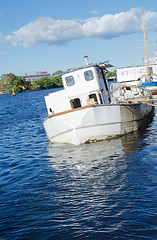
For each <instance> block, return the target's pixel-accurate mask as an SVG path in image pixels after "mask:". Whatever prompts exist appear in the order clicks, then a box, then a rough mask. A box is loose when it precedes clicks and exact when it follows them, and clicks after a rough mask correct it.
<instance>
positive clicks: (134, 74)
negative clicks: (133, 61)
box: [116, 50, 157, 82]
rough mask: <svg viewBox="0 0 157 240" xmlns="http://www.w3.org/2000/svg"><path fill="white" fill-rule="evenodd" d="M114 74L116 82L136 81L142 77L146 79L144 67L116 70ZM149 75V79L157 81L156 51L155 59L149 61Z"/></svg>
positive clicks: (156, 53) (145, 68) (156, 52)
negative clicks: (115, 74)
mask: <svg viewBox="0 0 157 240" xmlns="http://www.w3.org/2000/svg"><path fill="white" fill-rule="evenodd" d="M116 72H117V82H130V81H138V80H140V79H141V78H142V77H147V67H146V65H142V66H131V67H122V68H117V71H116ZM149 74H150V77H151V78H153V79H154V80H155V79H156V81H157V50H156V51H155V57H154V58H152V59H149Z"/></svg>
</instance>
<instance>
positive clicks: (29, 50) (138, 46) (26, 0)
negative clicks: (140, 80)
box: [0, 0, 157, 75]
mask: <svg viewBox="0 0 157 240" xmlns="http://www.w3.org/2000/svg"><path fill="white" fill-rule="evenodd" d="M142 9H143V11H144V15H145V28H146V32H147V38H148V55H149V58H152V57H154V53H155V49H156V48H157V41H156V39H157V1H156V0H151V1H148V0H147V1H146V0H119V1H117V0H110V1H106V0H97V1H95V0H0V75H2V74H6V73H10V72H11V73H14V74H16V75H24V74H25V73H26V72H34V71H47V72H49V73H53V72H55V71H57V70H63V71H64V70H66V69H68V68H71V67H77V66H80V65H84V64H85V62H84V58H83V57H84V56H85V55H88V57H89V62H100V61H104V60H109V61H110V63H112V64H113V65H114V66H115V67H122V66H128V65H140V64H142V63H143V59H144V58H145V51H144V41H143V32H142V22H141V10H142Z"/></svg>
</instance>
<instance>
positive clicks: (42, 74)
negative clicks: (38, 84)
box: [23, 72, 50, 82]
mask: <svg viewBox="0 0 157 240" xmlns="http://www.w3.org/2000/svg"><path fill="white" fill-rule="evenodd" d="M49 76H50V74H49V73H48V72H30V73H25V75H24V76H23V77H24V79H25V80H26V81H29V82H32V81H35V80H37V79H39V78H42V77H49Z"/></svg>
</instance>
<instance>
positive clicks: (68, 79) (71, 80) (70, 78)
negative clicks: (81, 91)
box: [65, 76, 75, 87]
mask: <svg viewBox="0 0 157 240" xmlns="http://www.w3.org/2000/svg"><path fill="white" fill-rule="evenodd" d="M65 82H66V85H67V86H68V87H70V86H72V85H74V84H75V81H74V78H73V76H68V77H66V78H65Z"/></svg>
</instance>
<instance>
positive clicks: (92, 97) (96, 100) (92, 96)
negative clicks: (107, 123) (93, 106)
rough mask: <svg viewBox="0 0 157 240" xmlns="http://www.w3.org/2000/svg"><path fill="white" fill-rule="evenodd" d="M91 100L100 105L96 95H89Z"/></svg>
mask: <svg viewBox="0 0 157 240" xmlns="http://www.w3.org/2000/svg"><path fill="white" fill-rule="evenodd" d="M89 99H93V100H94V103H98V99H97V96H96V94H95V93H93V94H90V95H89Z"/></svg>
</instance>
